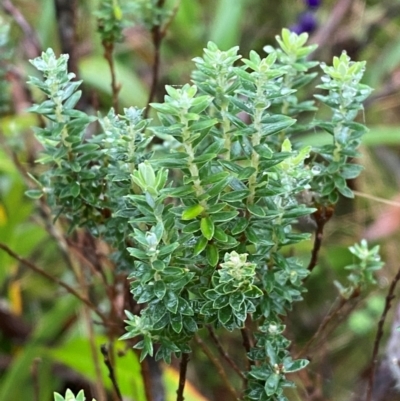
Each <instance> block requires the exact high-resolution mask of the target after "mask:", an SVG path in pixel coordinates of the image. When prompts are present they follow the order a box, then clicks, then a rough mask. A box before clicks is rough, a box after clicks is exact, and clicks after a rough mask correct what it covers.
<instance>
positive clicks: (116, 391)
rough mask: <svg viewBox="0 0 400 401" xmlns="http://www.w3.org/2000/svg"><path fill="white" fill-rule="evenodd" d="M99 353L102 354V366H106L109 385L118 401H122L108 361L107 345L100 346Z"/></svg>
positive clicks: (109, 360) (110, 363)
mask: <svg viewBox="0 0 400 401" xmlns="http://www.w3.org/2000/svg"><path fill="white" fill-rule="evenodd" d="M100 351H101V353H102V354H103V358H104V364H105V365H106V366H107V369H108V377H109V378H110V380H111V383H112V385H113V387H114V390H115V393H116V395H117V398H118V401H122V394H121V390H120V389H119V386H118V383H117V379H116V377H115V371H114V367H113V365H112V362H111V359H110V354H109V348H108V346H107V344H102V345H101V346H100Z"/></svg>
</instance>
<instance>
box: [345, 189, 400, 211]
mask: <svg viewBox="0 0 400 401" xmlns="http://www.w3.org/2000/svg"><path fill="white" fill-rule="evenodd" d="M353 193H354V195H356V196H360V197H361V198H366V199H370V200H374V201H376V202H379V203H383V204H385V205H389V206H396V207H400V202H396V201H392V200H390V199H385V198H381V197H380V196H374V195H370V194H366V193H364V192H359V191H355V190H354V189H353Z"/></svg>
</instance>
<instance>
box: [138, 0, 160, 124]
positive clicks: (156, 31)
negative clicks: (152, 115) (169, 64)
mask: <svg viewBox="0 0 400 401" xmlns="http://www.w3.org/2000/svg"><path fill="white" fill-rule="evenodd" d="M164 3H165V0H158V2H157V5H156V8H157V10H158V11H159V12H160V11H161V9H162V8H163V7H164ZM164 34H165V32H164V31H163V30H162V27H161V18H160V20H159V21H158V23H157V24H156V25H154V26H153V28H152V29H151V36H152V39H153V46H154V61H153V73H152V81H151V87H150V93H149V99H148V100H147V105H146V109H145V111H144V114H143V115H144V118H147V117H148V115H149V111H150V103H151V102H152V101H153V99H154V96H155V95H156V91H157V85H158V76H159V71H160V49H161V42H162V40H163V38H164Z"/></svg>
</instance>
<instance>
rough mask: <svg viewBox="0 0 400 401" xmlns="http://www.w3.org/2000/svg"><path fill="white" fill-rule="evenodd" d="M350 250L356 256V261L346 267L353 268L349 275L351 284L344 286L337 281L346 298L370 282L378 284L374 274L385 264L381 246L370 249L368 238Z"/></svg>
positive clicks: (336, 283) (341, 292)
mask: <svg viewBox="0 0 400 401" xmlns="http://www.w3.org/2000/svg"><path fill="white" fill-rule="evenodd" d="M349 250H350V252H351V253H352V254H353V255H354V256H355V258H356V261H355V263H353V264H351V265H348V266H346V267H345V269H347V270H351V273H350V274H349V275H348V277H347V279H348V280H349V282H350V283H351V284H350V285H349V286H347V287H343V286H342V285H341V284H340V283H338V282H335V285H336V286H337V288H338V289H339V291H340V294H341V295H342V296H343V297H344V298H349V297H351V296H352V295H353V294H354V293H355V292H356V291H360V290H362V289H364V288H365V287H366V286H367V285H368V284H376V281H375V278H374V274H375V272H376V271H377V270H380V269H381V268H382V266H383V265H384V263H383V262H382V261H381V257H380V255H379V246H374V247H373V248H372V249H369V248H368V243H367V241H366V240H362V241H361V242H360V244H355V245H353V246H351V247H349Z"/></svg>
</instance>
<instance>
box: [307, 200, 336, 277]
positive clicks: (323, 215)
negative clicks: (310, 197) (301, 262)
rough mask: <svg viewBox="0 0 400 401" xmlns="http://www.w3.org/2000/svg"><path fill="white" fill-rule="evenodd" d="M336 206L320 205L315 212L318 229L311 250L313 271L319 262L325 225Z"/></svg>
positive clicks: (309, 265)
mask: <svg viewBox="0 0 400 401" xmlns="http://www.w3.org/2000/svg"><path fill="white" fill-rule="evenodd" d="M333 212H334V208H333V206H319V207H318V209H317V211H316V212H314V214H313V216H314V219H315V222H316V224H317V229H316V230H315V239H314V246H313V250H312V252H311V260H310V263H309V264H308V270H309V271H310V272H312V271H313V269H314V267H315V266H316V265H317V263H318V254H319V250H320V249H321V245H322V238H323V235H324V226H325V224H326V223H327V222H328V221H329V220H330V219H331V217H332V216H333Z"/></svg>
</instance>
